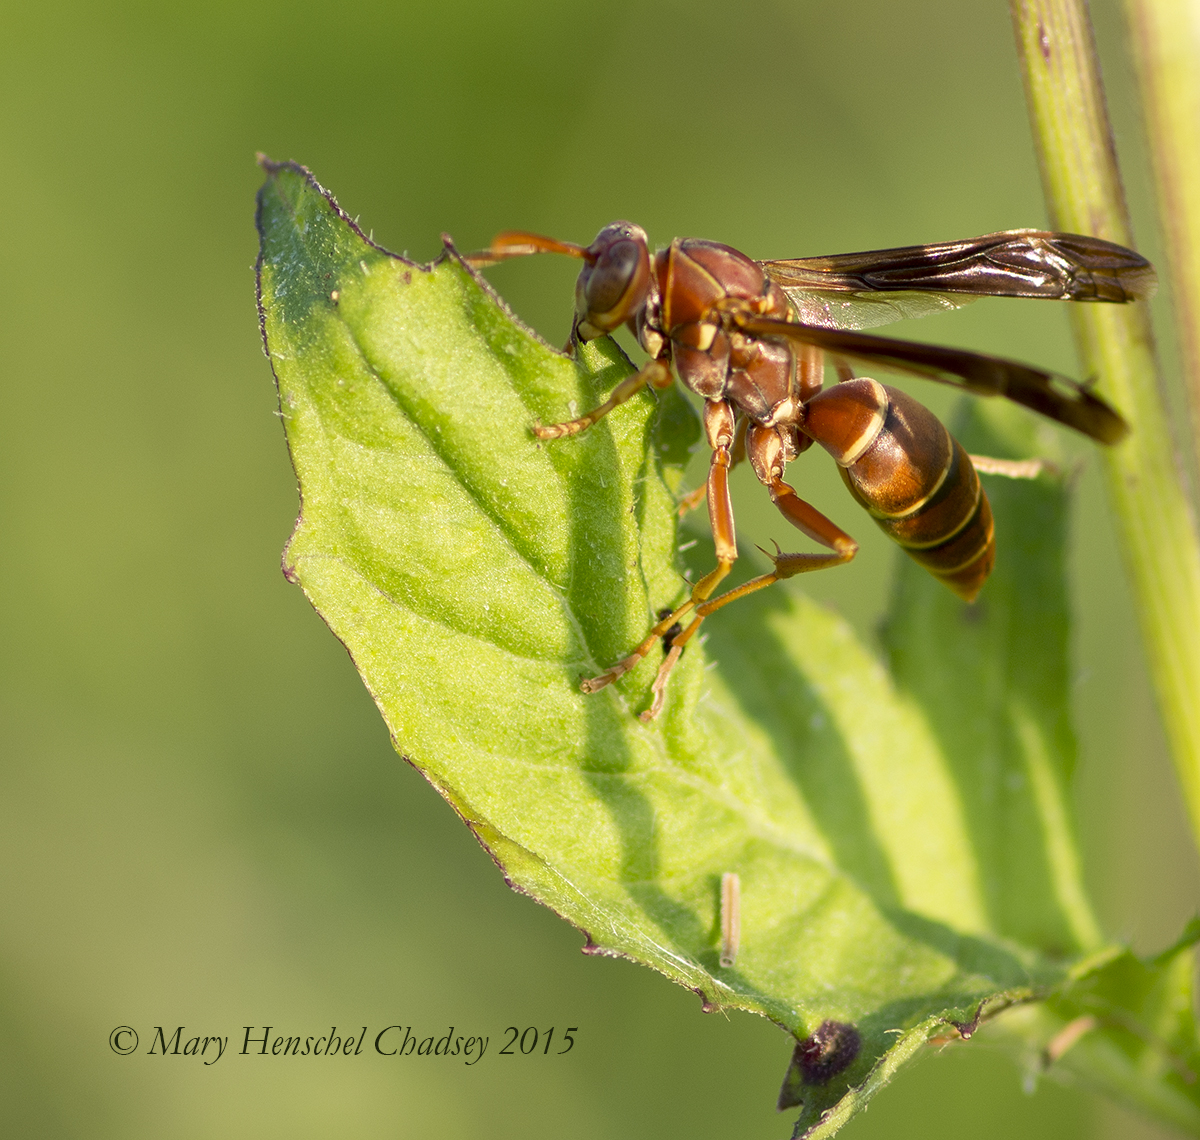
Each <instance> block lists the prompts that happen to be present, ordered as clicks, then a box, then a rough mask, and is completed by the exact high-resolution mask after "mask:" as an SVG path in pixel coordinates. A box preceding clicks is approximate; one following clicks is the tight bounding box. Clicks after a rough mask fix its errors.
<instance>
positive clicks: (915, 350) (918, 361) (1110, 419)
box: [734, 313, 1129, 443]
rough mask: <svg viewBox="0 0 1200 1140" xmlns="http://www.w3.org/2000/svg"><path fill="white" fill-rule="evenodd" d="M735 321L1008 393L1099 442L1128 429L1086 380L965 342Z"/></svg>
mask: <svg viewBox="0 0 1200 1140" xmlns="http://www.w3.org/2000/svg"><path fill="white" fill-rule="evenodd" d="M734 322H735V324H736V326H737V327H738V328H739V329H740V330H741V331H742V332H744V333H747V334H749V335H750V336H757V337H774V338H778V339H784V340H792V341H797V342H798V343H800V344H809V345H813V346H814V347H816V348H820V349H823V350H824V351H825V352H828V353H829V354H830V355H831V356H835V357H844V358H847V359H850V360H859V361H864V362H866V363H868V364H876V365H879V366H880V367H883V368H887V369H891V370H893V371H896V372H903V373H907V374H909V375H911V376H921V377H924V378H925V379H926V380H936V381H938V382H940V383H942V384H952V385H954V386H955V387H958V388H965V389H966V390H967V391H969V392H974V393H975V394H976V395H979V396H1007V397H1008V399H1010V400H1013V401H1015V402H1016V403H1018V404H1022V405H1024V406H1025V407H1027V408H1032V409H1033V410H1034V411H1035V412H1040V413H1041V414H1042V415H1044V416H1049V417H1050V419H1052V420H1057V421H1058V422H1059V423H1061V424H1066V425H1067V426H1068V427H1072V428H1074V429H1075V430H1076V431H1079V432H1082V433H1083V434H1084V435H1087V436H1091V438H1092V439H1094V440H1097V441H1099V442H1100V443H1117V442H1119V441H1120V440H1122V439H1124V438H1125V436H1126V435H1128V433H1129V425H1128V424H1126V422H1125V421H1124V420H1123V419H1122V418H1121V417H1120V415H1118V414H1117V413H1116V412H1115V411H1114V410H1113V409H1112V408H1110V407H1109V406H1108V404H1106V403H1105V402H1104V401H1103V400H1101V399H1100V397H1099V396H1095V395H1093V394H1092V393H1091V392H1090V391H1089V390H1088V389H1087V388H1086V387H1084V386H1083V385H1082V384H1077V383H1076V382H1075V381H1074V380H1071V379H1069V378H1067V377H1066V376H1060V375H1059V374H1058V373H1056V372H1049V371H1047V370H1046V369H1044V368H1035V367H1033V366H1032V365H1030V364H1021V363H1019V362H1018V361H1015V360H1006V359H1004V358H1003V357H1000V356H988V355H986V354H985V353H980V352H968V351H966V350H965V349H961V348H943V347H941V346H940V345H934V344H919V343H916V342H913V341H907V340H894V339H892V338H891V337H882V336H873V335H871V334H870V333H862V332H857V331H854V330H849V329H827V328H819V327H815V326H813V325H801V324H793V323H792V322H790V321H780V320H775V319H773V318H770V317H756V316H751V315H750V314H743V313H738V314H736V315H735V317H734Z"/></svg>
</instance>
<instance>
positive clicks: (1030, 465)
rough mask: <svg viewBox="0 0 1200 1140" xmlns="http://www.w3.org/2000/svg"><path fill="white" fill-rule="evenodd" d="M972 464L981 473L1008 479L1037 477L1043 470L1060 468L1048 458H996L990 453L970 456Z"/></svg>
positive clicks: (1054, 470) (1053, 470)
mask: <svg viewBox="0 0 1200 1140" xmlns="http://www.w3.org/2000/svg"><path fill="white" fill-rule="evenodd" d="M969 458H970V460H971V466H972V467H974V468H975V470H976V471H978V472H979V474H980V475H1003V476H1005V477H1006V478H1008V479H1036V478H1037V477H1038V476H1039V475H1040V474H1041V473H1042V472H1043V471H1048V472H1050V473H1051V474H1053V473H1054V472H1056V471H1057V470H1058V468H1057V467H1056V466H1055V465H1054V464H1053V463H1051V462H1050V461H1049V460H1048V459H994V458H992V456H990V455H972V456H969Z"/></svg>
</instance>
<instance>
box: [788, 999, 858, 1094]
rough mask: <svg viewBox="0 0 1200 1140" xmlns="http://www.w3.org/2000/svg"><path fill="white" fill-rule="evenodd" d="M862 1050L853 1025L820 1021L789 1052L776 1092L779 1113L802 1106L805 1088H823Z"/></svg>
mask: <svg viewBox="0 0 1200 1140" xmlns="http://www.w3.org/2000/svg"><path fill="white" fill-rule="evenodd" d="M861 1048H862V1038H861V1037H860V1036H859V1034H858V1030H857V1029H856V1028H855V1027H854V1026H853V1025H847V1024H846V1023H845V1022H841V1021H832V1020H830V1021H823V1022H821V1024H820V1026H819V1027H818V1028H817V1029H816V1030H815V1031H814V1032H813V1033H811V1034H809V1036H808V1037H806V1038H805V1039H804V1040H803V1041H798V1042H797V1043H796V1048H795V1049H794V1050H793V1051H792V1063H791V1064H790V1065H789V1066H788V1071H787V1076H785V1077H784V1078H783V1088H781V1089H780V1090H779V1105H778V1107H779V1111H780V1112H782V1111H783V1110H784V1109H786V1108H794V1107H795V1106H796V1105H798V1104H803V1103H804V1097H803V1096H802V1095H801V1094H802V1092H803V1089H804V1087H805V1086H806V1085H823V1084H826V1083H827V1082H828V1081H830V1080H832V1078H834V1077H835V1076H837V1074H838V1073H840V1072H842V1070H843V1069H846V1068H848V1067H849V1066H850V1065H851V1064H852V1063H853V1061H854V1059H855V1057H857V1056H858V1052H859V1050H860V1049H861Z"/></svg>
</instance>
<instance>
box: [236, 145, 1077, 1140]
mask: <svg viewBox="0 0 1200 1140" xmlns="http://www.w3.org/2000/svg"><path fill="white" fill-rule="evenodd" d="M267 170H268V178H267V182H266V184H265V186H264V187H263V190H262V191H261V193H260V196H259V228H260V233H261V237H262V250H261V258H260V266H259V269H260V277H259V281H260V299H261V311H262V319H263V330H264V336H265V339H266V344H267V347H268V351H269V355H270V358H271V363H272V366H273V368H274V370H275V375H276V378H277V381H278V385H279V396H280V407H281V411H282V414H283V420H284V425H285V428H286V431H287V438H288V445H289V447H290V449H291V455H292V460H293V463H294V465H295V468H296V473H297V476H298V478H299V483H300V491H301V497H302V510H301V517H300V519H299V521H298V523H297V526H296V530H295V533H294V535H293V537H292V540H291V542H290V543H289V545H288V549H287V552H286V555H285V568H286V571H287V573H288V575H289V576H290V577H291V578H292V579H293V580H295V581H296V582H298V583H299V584H300V586H301V587H302V588H303V590H304V591H305V593H306V595H307V596H308V598H309V599H310V600H311V602H312V604H313V605H314V606H315V607H316V609H317V610H318V612H319V613H320V614H321V616H322V617H323V618H324V619H325V621H326V622H327V623H328V624H329V626H330V628H331V629H332V630H333V632H334V633H335V634H336V636H337V637H338V638H339V639H340V640H341V641H342V642H343V643H344V644H345V646H346V648H347V649H348V650H349V652H350V655H351V656H352V658H353V659H354V662H355V664H356V665H357V667H358V669H359V671H360V673H361V674H362V677H363V679H364V681H365V683H366V684H367V686H368V688H369V689H370V691H371V694H372V695H373V697H374V698H375V701H376V703H377V704H378V706H379V709H380V711H381V712H382V714H383V716H384V718H385V719H386V721H387V724H388V726H389V728H390V730H391V733H392V737H393V739H394V741H395V745H396V748H397V750H398V751H399V752H400V753H401V755H403V756H404V757H405V759H407V760H408V761H409V762H410V763H412V764H413V765H415V766H416V767H417V768H418V769H420V771H421V772H422V773H424V775H425V776H426V778H427V779H428V780H429V781H430V783H432V784H433V785H434V787H436V788H437V790H438V791H439V792H440V793H441V794H442V795H443V796H444V797H445V798H446V799H447V800H448V801H449V803H450V804H451V805H452V806H453V807H454V809H455V810H456V811H457V812H458V813H459V815H460V816H461V817H462V818H463V820H464V822H466V824H467V825H468V826H469V827H470V828H471V829H472V830H473V831H474V833H475V834H476V835H477V836H478V837H479V839H480V841H481V842H483V843H484V844H485V846H486V847H487V849H488V850H489V851H490V852H491V853H492V856H493V857H494V858H495V860H496V862H497V864H498V865H499V866H500V868H501V870H502V871H503V873H504V875H505V877H506V878H507V879H508V881H509V882H510V883H511V884H512V885H513V886H514V887H515V888H517V889H519V890H521V891H524V892H526V893H528V894H530V895H532V896H533V897H535V898H536V899H538V900H539V901H541V902H543V903H545V904H546V905H547V906H550V907H552V908H554V910H556V911H557V912H558V913H559V914H561V915H562V916H563V917H564V918H566V919H567V920H568V921H570V922H571V923H573V924H574V925H575V926H577V927H578V928H580V929H581V930H582V931H584V932H585V933H586V937H587V941H586V949H587V950H588V951H589V952H593V953H599V954H620V955H625V956H628V957H630V958H633V959H635V960H637V961H639V962H643V963H645V964H647V965H650V966H653V967H654V968H655V969H657V970H660V971H661V972H662V973H664V974H666V975H667V976H668V977H669V978H671V979H673V980H675V981H676V982H679V983H681V984H683V985H685V986H688V987H690V988H692V989H694V990H695V991H696V992H697V993H699V994H700V995H701V996H702V998H703V1000H704V1002H705V1003H706V1008H730V1009H744V1010H749V1011H753V1012H757V1013H760V1014H763V1015H765V1016H767V1017H770V1018H771V1019H772V1020H774V1021H776V1022H777V1023H778V1024H779V1025H781V1026H783V1027H784V1028H785V1029H787V1030H788V1031H789V1032H791V1033H792V1034H794V1035H795V1038H796V1039H797V1040H799V1041H801V1042H802V1044H801V1046H800V1048H799V1050H798V1051H797V1053H796V1055H795V1057H794V1058H793V1063H792V1066H791V1068H790V1069H789V1070H788V1074H787V1079H786V1081H785V1085H784V1092H783V1096H782V1098H781V1103H783V1104H784V1105H799V1106H800V1108H801V1116H800V1120H799V1122H798V1124H797V1129H798V1131H804V1130H813V1131H815V1133H819V1134H828V1133H830V1132H832V1131H834V1130H835V1129H836V1128H837V1127H838V1126H839V1125H840V1123H841V1122H842V1121H843V1120H844V1119H846V1118H847V1117H848V1116H849V1115H850V1114H851V1113H852V1112H853V1111H855V1110H856V1109H857V1108H858V1107H861V1105H862V1104H863V1103H864V1102H865V1100H866V1098H867V1097H869V1096H870V1095H871V1093H873V1092H874V1091H875V1090H876V1089H877V1088H879V1087H880V1086H881V1085H882V1084H883V1083H885V1082H886V1081H887V1080H888V1079H889V1078H890V1076H891V1074H892V1072H894V1071H895V1069H896V1068H897V1067H898V1066H899V1065H900V1064H901V1063H902V1062H903V1061H904V1060H906V1059H907V1058H908V1057H910V1056H911V1055H912V1054H913V1053H914V1052H915V1051H917V1050H918V1049H920V1048H921V1047H922V1045H923V1043H924V1042H925V1040H926V1039H927V1038H928V1037H929V1036H931V1035H935V1036H936V1035H943V1036H944V1035H946V1034H947V1033H949V1034H951V1035H953V1033H954V1030H953V1029H951V1028H949V1023H950V1022H959V1023H963V1024H967V1023H969V1022H970V1021H971V1019H972V1018H973V1017H974V1016H975V1014H976V1012H977V1010H978V1009H979V1007H980V1004H981V1003H983V1002H987V1003H989V1005H988V1007H989V1008H997V1007H999V1006H1002V1005H1003V1004H1005V1002H1006V1001H1009V1000H1013V1001H1020V1000H1024V999H1027V998H1029V997H1030V996H1032V995H1034V994H1040V993H1049V992H1051V991H1052V990H1054V988H1055V987H1057V986H1059V985H1060V984H1061V983H1063V982H1064V981H1066V980H1068V978H1069V972H1068V971H1069V967H1070V963H1071V961H1072V959H1073V958H1075V957H1077V956H1078V955H1080V954H1081V953H1083V952H1085V951H1094V950H1095V949H1096V948H1097V946H1098V945H1099V935H1098V933H1097V931H1096V928H1095V923H1094V921H1093V920H1092V918H1091V914H1090V911H1089V909H1088V905H1087V902H1086V899H1085V898H1084V896H1083V892H1082V889H1081V886H1080V880H1079V874H1078V867H1077V865H1076V856H1075V846H1074V842H1073V839H1072V836H1071V825H1070V813H1069V810H1068V807H1067V797H1066V781H1067V778H1068V769H1069V765H1070V762H1071V759H1072V756H1073V741H1072V737H1071V732H1070V727H1069V723H1068V719H1067V713H1066V707H1067V706H1066V680H1065V678H1066V636H1067V625H1066V607H1065V601H1064V598H1063V589H1062V578H1061V566H1060V564H1059V563H1060V559H1061V548H1062V526H1063V511H1064V507H1063V493H1062V488H1061V486H1060V485H1059V484H1058V483H1057V482H1056V481H1054V480H1043V481H1041V482H1039V483H1038V484H1036V485H1035V486H1034V487H1032V488H1028V487H1027V488H1024V489H1022V490H1023V491H1024V492H1025V493H1026V499H1028V502H1027V503H1026V505H1025V506H1024V507H1023V508H1022V510H1024V511H1025V514H1023V515H1022V512H1021V511H1018V510H1017V509H1016V507H1015V505H1014V502H1012V501H1010V500H1012V499H1013V497H1014V496H1017V495H1019V494H1020V491H1019V490H1015V489H1013V490H1009V489H1006V490H1002V491H1001V492H1000V494H999V495H998V496H996V506H997V512H996V513H997V520H998V523H997V525H998V529H1000V530H1001V532H1002V534H1003V538H1002V542H1003V543H1004V545H1003V547H1002V551H1003V552H1002V555H1001V559H1000V562H999V566H998V569H997V572H996V575H995V578H994V579H993V581H992V583H990V584H989V586H988V588H987V590H986V591H985V593H984V595H983V601H982V602H981V603H980V604H979V605H977V606H976V607H973V608H972V607H966V606H964V605H963V604H962V603H961V602H959V601H957V600H956V599H954V598H953V597H952V596H951V595H950V594H949V593H948V592H947V591H946V590H945V589H944V588H943V587H941V586H940V585H938V584H937V583H935V582H934V581H933V580H932V579H930V578H928V577H927V576H925V575H924V574H923V573H922V572H920V571H918V570H916V569H915V568H907V569H906V570H905V572H904V573H903V575H902V578H901V583H900V586H899V591H898V596H897V604H896V606H895V607H894V616H893V618H892V619H891V622H890V625H889V627H888V631H887V638H886V640H887V646H888V648H889V651H890V654H891V657H892V660H893V664H894V670H895V677H896V678H898V680H893V679H892V676H891V675H889V673H888V672H887V671H885V669H884V668H883V666H882V665H881V664H880V662H879V661H878V660H877V659H876V658H875V657H874V656H873V655H872V654H871V653H870V652H868V651H867V650H866V649H865V648H864V647H863V646H862V644H860V642H859V641H858V640H857V639H856V637H855V636H854V634H853V633H852V631H851V630H850V629H849V628H848V627H847V626H846V624H845V623H844V622H842V621H841V620H840V619H839V618H838V617H836V616H835V615H833V614H831V613H829V612H827V611H825V610H823V609H821V608H820V607H818V606H816V605H814V604H813V603H812V602H810V601H808V600H806V599H805V598H804V597H803V595H802V594H800V593H799V592H786V591H785V590H783V589H777V590H775V591H768V592H767V593H765V594H761V595H756V596H755V597H754V598H752V599H750V600H747V601H745V602H742V603H739V604H738V605H737V607H736V608H735V609H731V610H728V611H725V612H723V613H722V614H720V615H718V616H717V617H715V618H714V619H713V620H711V621H710V622H709V623H708V627H711V633H710V639H709V642H708V645H707V655H706V649H705V647H703V646H700V645H695V644H693V645H692V646H690V647H689V648H688V650H687V652H686V653H685V654H684V656H683V659H682V661H681V663H680V666H679V668H678V669H677V670H676V673H675V675H674V676H673V678H672V683H671V686H670V690H669V699H668V703H667V707H666V709H665V711H664V714H663V715H662V717H661V718H660V719H659V720H658V721H656V722H654V723H653V724H651V725H644V724H642V723H641V722H640V721H639V720H638V719H637V716H636V715H635V714H636V713H637V712H638V711H639V710H641V709H643V708H645V707H646V705H647V703H648V687H649V683H650V681H651V680H652V678H653V675H654V672H655V668H656V666H657V662H656V661H655V660H653V657H654V655H652V659H650V660H648V661H646V662H644V663H643V665H642V666H640V667H639V668H638V669H637V670H636V671H634V672H633V673H632V674H630V675H629V676H628V677H627V678H625V679H624V680H623V681H622V682H621V683H620V684H618V685H616V686H612V687H610V688H608V689H605V690H603V691H602V692H601V693H599V694H596V695H594V696H585V695H584V694H583V693H582V692H580V689H579V681H580V678H581V677H584V676H588V675H592V674H594V673H596V672H598V671H599V670H601V669H602V668H604V667H605V666H607V665H609V664H611V663H612V662H614V661H615V660H618V659H619V658H621V657H623V656H624V655H625V654H626V653H627V652H629V650H630V648H631V647H632V646H633V645H634V644H636V643H637V642H638V641H639V640H640V639H641V638H642V636H643V635H644V633H645V630H646V628H647V627H648V625H649V624H650V623H651V622H652V621H653V620H654V616H655V615H656V613H657V611H658V610H659V609H660V608H661V607H663V606H666V605H670V604H672V603H673V602H677V601H678V600H680V599H681V598H682V596H683V593H684V583H683V579H682V578H681V575H680V567H679V565H678V556H677V551H676V542H677V539H676V534H675V511H674V502H675V492H676V491H677V490H678V484H679V479H680V472H681V470H682V466H683V463H684V462H685V461H686V459H687V456H688V450H689V447H690V445H691V444H692V443H693V442H694V441H695V440H696V438H697V436H698V427H697V422H696V418H695V415H694V413H693V412H692V411H691V409H690V407H689V406H688V404H687V403H686V401H685V400H684V398H683V397H682V395H681V394H680V393H679V392H677V391H672V392H670V393H668V394H667V395H665V396H660V397H659V398H658V399H657V400H656V398H655V397H653V396H651V395H648V394H643V395H642V396H640V397H638V398H636V399H634V400H632V401H630V403H628V404H627V405H625V406H623V407H622V408H621V409H619V410H618V411H617V412H615V413H614V414H612V415H610V416H609V417H607V418H606V419H605V420H604V421H602V423H601V424H600V425H598V426H597V427H595V428H594V429H592V430H591V431H588V432H587V433H585V434H584V435H582V436H580V437H578V438H574V439H565V440H558V441H554V442H552V443H548V444H542V443H538V442H537V441H536V440H535V438H534V437H533V436H532V434H531V432H530V425H531V424H533V423H535V422H538V421H541V422H554V421H557V420H561V419H564V418H568V417H570V416H571V415H573V414H577V413H578V412H581V411H583V410H585V409H586V408H588V407H590V406H593V405H594V404H595V403H597V402H598V401H599V399H600V398H602V397H603V394H605V393H606V392H607V391H608V390H609V389H611V388H612V386H613V385H614V384H615V383H616V381H617V380H618V379H619V378H620V377H622V376H624V375H626V374H627V373H628V371H629V369H630V366H629V363H628V361H626V360H625V358H624V357H623V355H622V354H621V353H620V351H619V350H618V349H617V348H616V346H615V345H613V344H612V343H611V342H607V341H602V342H597V343H595V344H593V345H592V346H590V347H588V348H587V349H586V350H584V351H583V352H582V353H581V357H580V359H579V360H578V361H575V360H572V359H570V358H568V357H566V356H564V355H562V354H561V353H558V352H556V351H554V350H552V349H551V348H549V347H548V346H547V345H546V344H544V343H543V342H542V341H540V340H539V339H538V338H537V337H536V336H534V335H533V334H531V333H530V332H528V331H527V330H526V329H524V328H523V327H521V326H520V325H519V324H518V323H516V322H515V321H514V319H513V318H512V316H511V315H510V314H509V313H507V311H506V310H505V309H504V308H503V306H502V304H501V303H499V302H498V301H497V299H496V298H495V296H494V295H493V294H492V293H491V292H490V291H489V290H488V289H487V287H486V286H485V285H483V284H482V283H481V282H480V281H479V280H478V279H477V278H476V277H475V276H474V275H473V274H472V273H471V272H470V271H469V270H468V269H467V268H466V267H465V266H464V265H463V264H462V263H461V262H460V261H459V260H458V259H457V257H456V256H455V255H454V254H453V252H452V251H450V252H448V253H447V255H446V256H444V257H443V258H442V259H440V260H439V261H438V262H436V263H435V264H434V265H432V266H419V265H415V264H412V263H410V262H407V261H405V260H403V259H402V258H399V257H397V256H395V255H393V254H390V253H388V252H386V251H385V250H382V249H380V248H378V247H376V246H374V245H372V244H371V243H370V242H369V241H368V240H367V239H365V238H364V237H363V235H362V233H361V232H360V231H358V229H357V228H356V227H355V226H354V225H353V224H352V223H351V222H350V221H349V219H348V218H347V217H346V216H345V215H344V214H342V213H341V211H340V210H339V209H338V208H337V206H336V203H334V201H333V199H332V198H331V197H330V196H329V195H328V194H327V193H326V192H325V191H323V190H322V188H321V187H320V186H319V185H318V184H317V183H316V182H315V181H314V180H313V179H312V178H311V176H310V175H308V173H307V172H306V171H304V170H303V169H302V168H300V167H297V166H294V165H292V164H283V165H273V164H268V165H267ZM1022 414H1023V413H1022ZM1030 494H1031V495H1032V498H1029V496H1030ZM735 613H736V620H732V619H733V615H734V614H735ZM730 871H733V872H736V873H737V874H738V875H739V877H740V882H741V938H740V952H739V954H738V956H737V959H736V962H735V964H734V965H733V966H731V967H728V968H723V967H721V966H720V965H719V961H718V958H719V952H720V945H719V943H720V921H719V913H718V904H719V895H720V882H721V877H722V875H723V874H724V873H726V872H730ZM795 1043H796V1042H792V1043H791V1044H793V1045H794V1044H795ZM789 1048H790V1046H789ZM789 1048H784V1047H783V1042H781V1050H780V1060H781V1066H780V1068H781V1072H782V1071H783V1069H784V1067H785V1065H784V1062H785V1060H786V1055H787V1053H788V1051H789Z"/></svg>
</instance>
